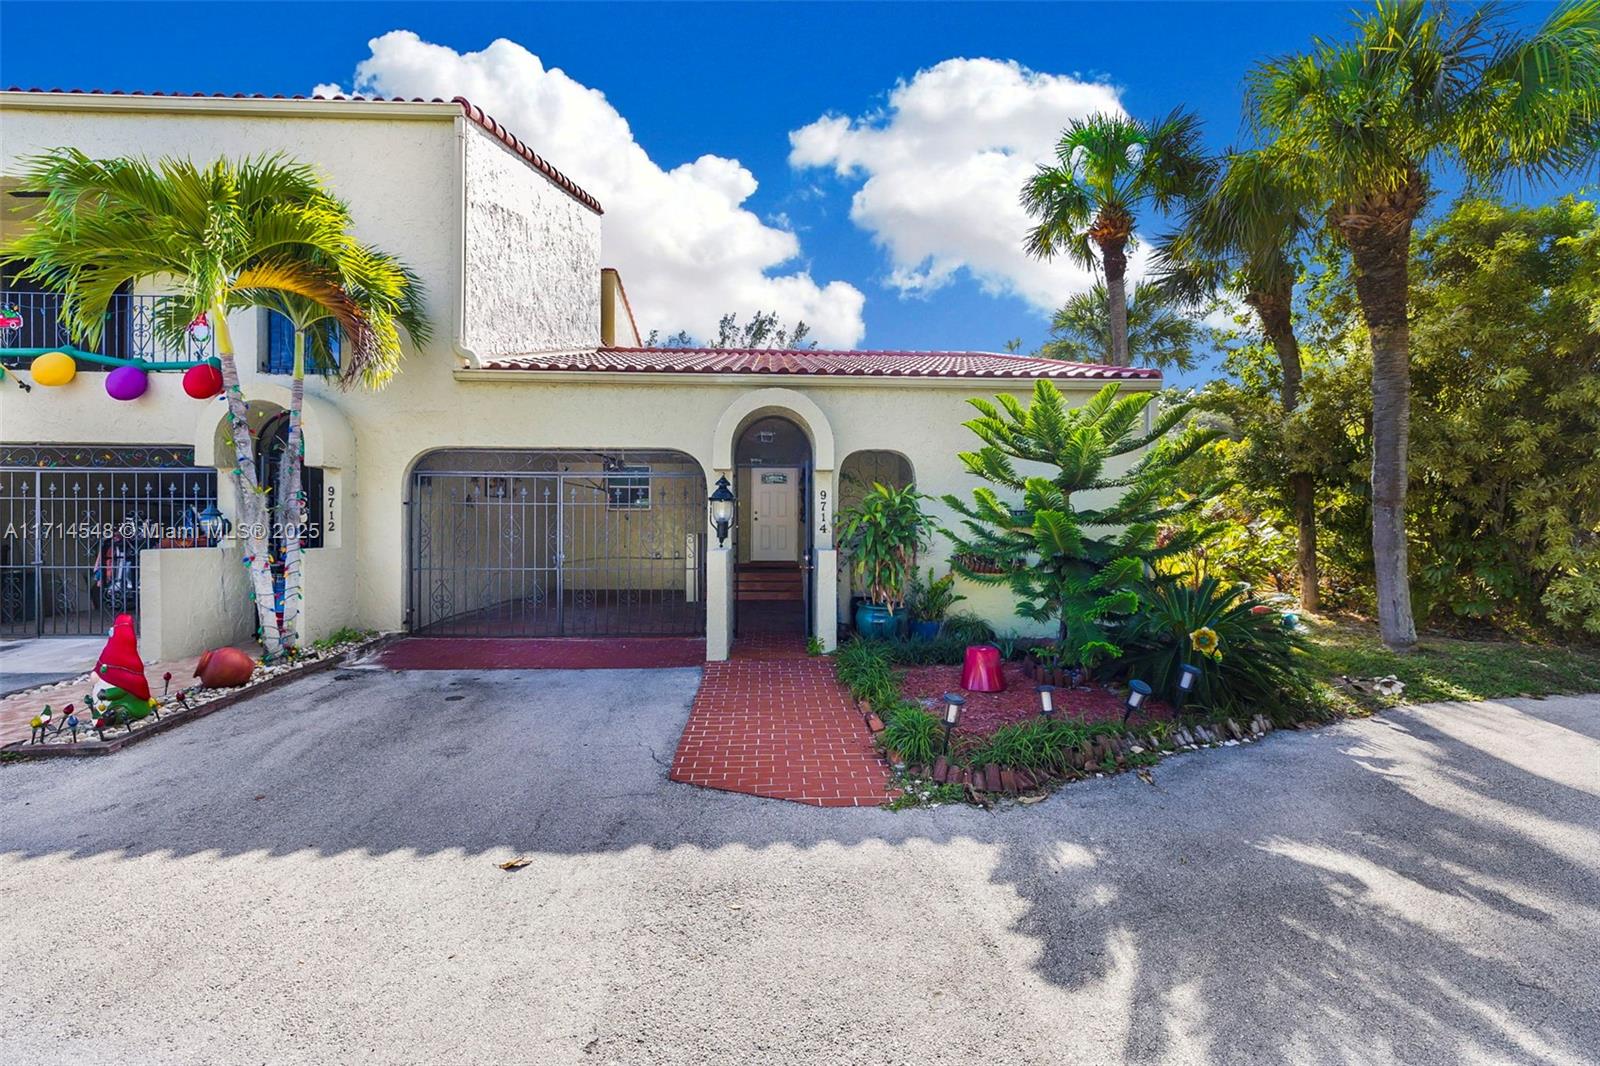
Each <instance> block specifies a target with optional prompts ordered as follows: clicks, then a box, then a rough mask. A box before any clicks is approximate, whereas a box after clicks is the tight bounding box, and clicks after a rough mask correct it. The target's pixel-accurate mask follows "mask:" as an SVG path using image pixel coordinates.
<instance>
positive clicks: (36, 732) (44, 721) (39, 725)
mask: <svg viewBox="0 0 1600 1066" xmlns="http://www.w3.org/2000/svg"><path fill="white" fill-rule="evenodd" d="M50 716H51V711H50V705H49V704H48V703H47V704H45V705H44V707H43V708H42V709H41V710H40V711H39V713H38V714H36V715H34V716H33V718H32V719H30V720H29V722H28V743H29V744H43V743H44V738H45V736H46V735H47V734H48V732H49V729H50Z"/></svg>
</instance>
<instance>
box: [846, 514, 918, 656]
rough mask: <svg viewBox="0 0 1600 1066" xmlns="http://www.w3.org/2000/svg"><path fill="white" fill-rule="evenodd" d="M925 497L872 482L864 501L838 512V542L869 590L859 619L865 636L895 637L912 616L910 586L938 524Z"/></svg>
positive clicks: (864, 586) (858, 625)
mask: <svg viewBox="0 0 1600 1066" xmlns="http://www.w3.org/2000/svg"><path fill="white" fill-rule="evenodd" d="M923 499H924V497H923V495H922V493H920V492H918V491H917V489H916V486H914V485H907V486H906V487H905V488H903V489H897V488H891V487H890V486H887V485H883V484H878V483H874V484H873V486H872V488H871V489H870V490H868V491H867V494H866V495H865V496H863V497H862V498H861V502H860V503H858V504H856V505H855V506H854V507H851V508H850V509H848V510H846V511H844V512H843V513H841V514H840V515H839V526H838V528H839V536H840V543H841V544H842V545H843V547H844V549H845V550H846V551H847V552H848V553H849V555H850V566H851V570H852V571H853V573H854V574H855V576H856V578H857V580H859V581H860V583H861V587H862V590H863V591H864V592H865V593H866V594H867V601H866V602H865V603H863V604H861V606H859V607H857V608H856V618H855V622H856V632H857V633H859V634H861V635H862V636H863V637H889V636H893V635H894V634H895V633H896V632H897V631H899V630H900V629H901V628H903V627H904V626H905V624H906V622H907V620H908V617H909V615H908V613H907V611H906V607H905V598H906V591H907V587H908V586H909V585H910V583H911V579H912V578H913V576H914V575H915V574H916V572H917V554H918V553H919V552H921V551H922V550H923V549H924V548H926V547H927V546H928V540H929V537H930V535H931V533H932V531H933V525H934V522H933V517H932V516H931V515H929V514H927V513H926V512H925V511H923V509H922V501H923Z"/></svg>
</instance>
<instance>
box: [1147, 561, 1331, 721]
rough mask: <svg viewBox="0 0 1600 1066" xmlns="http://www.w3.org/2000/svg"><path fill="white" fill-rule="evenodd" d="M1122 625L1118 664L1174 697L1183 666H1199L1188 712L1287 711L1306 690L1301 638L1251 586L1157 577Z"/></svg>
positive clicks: (1307, 676)
mask: <svg viewBox="0 0 1600 1066" xmlns="http://www.w3.org/2000/svg"><path fill="white" fill-rule="evenodd" d="M1140 598H1141V600H1142V601H1143V606H1142V607H1141V609H1140V610H1139V612H1138V613H1137V614H1135V615H1133V616H1132V617H1131V618H1129V619H1128V620H1127V622H1126V623H1125V624H1124V625H1123V626H1122V627H1121V629H1120V631H1119V634H1118V639H1119V640H1120V641H1121V643H1122V644H1123V646H1124V647H1125V648H1126V649H1127V654H1126V655H1125V657H1124V658H1123V660H1122V663H1121V664H1120V665H1121V667H1122V668H1123V669H1125V670H1126V671H1127V673H1128V676H1130V677H1136V678H1139V679H1141V680H1143V681H1145V682H1147V683H1148V684H1149V685H1150V687H1151V688H1152V689H1154V690H1155V691H1156V693H1157V694H1158V695H1160V696H1161V697H1162V698H1163V699H1166V700H1168V701H1169V702H1171V701H1175V700H1176V699H1177V695H1178V676H1179V673H1180V668H1181V667H1182V666H1183V665H1184V664H1186V663H1187V664H1190V665H1192V666H1196V667H1198V668H1199V669H1200V677H1199V678H1198V679H1197V681H1196V683H1195V686H1194V688H1193V690H1191V692H1190V694H1189V697H1188V702H1187V703H1186V705H1185V708H1184V709H1185V710H1186V711H1200V712H1205V711H1213V712H1228V713H1234V712H1243V711H1249V712H1251V713H1255V712H1262V713H1267V714H1273V713H1274V712H1276V713H1279V714H1287V713H1288V712H1289V711H1291V710H1293V709H1295V708H1297V707H1299V706H1300V705H1302V704H1304V703H1305V702H1306V701H1307V700H1308V699H1309V696H1310V692H1311V688H1312V679H1311V675H1310V673H1309V672H1308V669H1307V664H1306V661H1305V657H1306V653H1307V649H1306V644H1305V641H1304V639H1303V638H1302V637H1301V636H1300V635H1299V633H1297V632H1296V631H1295V630H1294V629H1293V628H1291V627H1288V626H1285V625H1284V621H1283V616H1282V615H1281V614H1279V613H1278V612H1277V611H1275V610H1273V609H1272V608H1271V607H1270V606H1269V605H1268V604H1266V603H1264V602H1262V601H1261V600H1259V599H1257V598H1256V597H1254V596H1252V595H1250V591H1249V587H1248V586H1246V585H1242V584H1233V583H1229V582H1225V581H1222V580H1221V579H1219V578H1217V577H1215V576H1207V577H1201V578H1198V579H1191V578H1187V577H1177V578H1166V579H1157V580H1155V581H1152V582H1150V583H1148V584H1147V585H1146V586H1145V588H1144V589H1143V590H1142V592H1141V597H1140Z"/></svg>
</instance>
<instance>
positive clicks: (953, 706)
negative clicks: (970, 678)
mask: <svg viewBox="0 0 1600 1066" xmlns="http://www.w3.org/2000/svg"><path fill="white" fill-rule="evenodd" d="M966 705H967V701H966V699H965V698H964V697H962V696H958V695H956V694H955V693H954V692H946V693H945V694H944V753H945V754H946V755H949V754H950V730H952V729H954V728H955V727H956V723H957V722H959V721H961V708H962V707H965V706H966Z"/></svg>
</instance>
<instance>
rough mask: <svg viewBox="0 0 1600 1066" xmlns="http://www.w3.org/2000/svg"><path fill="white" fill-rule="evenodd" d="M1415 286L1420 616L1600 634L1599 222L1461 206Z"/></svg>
mask: <svg viewBox="0 0 1600 1066" xmlns="http://www.w3.org/2000/svg"><path fill="white" fill-rule="evenodd" d="M1412 277H1413V289H1412V326H1411V349H1412V364H1413V365H1412V382H1413V388H1414V399H1415V405H1416V416H1417V417H1416V420H1415V424H1414V429H1413V436H1412V451H1411V469H1412V479H1413V483H1414V486H1415V487H1414V489H1413V498H1414V509H1413V514H1412V517H1411V523H1410V524H1411V529H1412V539H1413V542H1414V543H1415V544H1416V545H1417V555H1418V558H1417V560H1416V563H1417V565H1416V569H1415V575H1416V576H1415V581H1416V584H1417V587H1418V590H1419V592H1420V593H1421V594H1422V595H1421V600H1422V601H1423V604H1424V606H1426V607H1431V608H1432V610H1433V613H1435V614H1437V615H1441V616H1453V617H1465V618H1475V619H1495V618H1499V619H1502V620H1504V621H1506V622H1508V623H1516V622H1520V623H1529V622H1531V623H1540V622H1543V621H1545V620H1546V619H1549V620H1550V621H1554V622H1555V623H1557V624H1560V625H1564V626H1569V627H1571V628H1574V629H1586V630H1587V631H1588V632H1589V633H1591V634H1600V328H1597V326H1600V213H1597V209H1596V207H1595V204H1594V202H1593V201H1588V200H1579V199H1577V198H1575V197H1567V198H1564V199H1562V200H1560V201H1558V202H1556V203H1553V204H1548V205H1545V206H1543V207H1537V208H1525V207H1512V206H1507V205H1504V204H1499V203H1495V202H1493V201H1488V200H1479V199H1469V200H1466V201H1463V202H1461V203H1459V204H1457V205H1456V206H1455V207H1454V208H1453V209H1452V210H1451V211H1450V212H1449V213H1448V214H1447V215H1445V216H1444V217H1443V218H1441V219H1440V220H1439V221H1438V222H1436V223H1434V224H1433V225H1431V226H1429V227H1428V229H1427V231H1426V232H1425V233H1423V234H1422V236H1421V237H1420V238H1419V240H1418V241H1417V242H1416V248H1415V253H1414V255H1413V259H1412Z"/></svg>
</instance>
